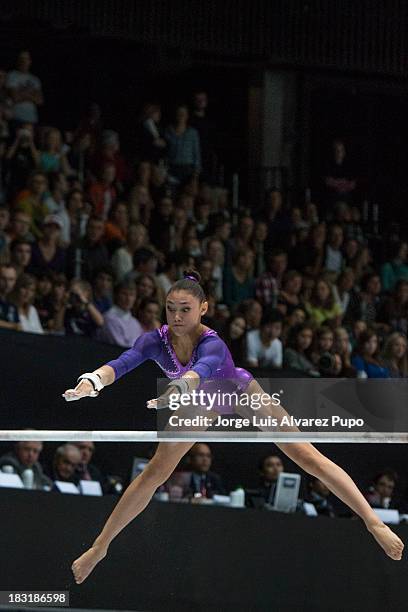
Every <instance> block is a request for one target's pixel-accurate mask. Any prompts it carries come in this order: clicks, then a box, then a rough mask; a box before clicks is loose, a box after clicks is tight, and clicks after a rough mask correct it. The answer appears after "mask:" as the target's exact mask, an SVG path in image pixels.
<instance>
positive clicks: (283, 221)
mask: <svg viewBox="0 0 408 612" xmlns="http://www.w3.org/2000/svg"><path fill="white" fill-rule="evenodd" d="M260 218H261V219H262V220H263V221H265V223H266V224H267V226H268V238H267V248H275V247H280V248H283V249H284V250H285V251H286V249H287V247H288V235H289V232H290V219H289V217H288V215H287V213H286V212H285V211H284V209H283V195H282V192H281V191H279V189H276V188H272V189H270V190H269V191H267V192H266V194H265V206H264V208H263V210H262V211H261V215H260Z"/></svg>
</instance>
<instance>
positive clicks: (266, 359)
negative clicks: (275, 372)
mask: <svg viewBox="0 0 408 612" xmlns="http://www.w3.org/2000/svg"><path fill="white" fill-rule="evenodd" d="M247 347H248V348H247V359H248V363H249V364H250V365H252V366H253V367H262V368H270V367H271V368H281V367H282V360H283V351H282V342H281V340H279V338H275V339H274V340H272V342H271V343H270V345H269V346H265V345H264V344H263V342H262V340H261V333H260V331H259V329H254V330H252V331H250V332H248V335H247Z"/></svg>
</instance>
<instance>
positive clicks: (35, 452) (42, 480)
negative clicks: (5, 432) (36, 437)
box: [0, 441, 52, 489]
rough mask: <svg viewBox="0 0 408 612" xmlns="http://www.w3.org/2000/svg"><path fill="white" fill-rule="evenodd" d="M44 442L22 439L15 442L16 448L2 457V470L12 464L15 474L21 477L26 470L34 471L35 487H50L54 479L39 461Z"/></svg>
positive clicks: (0, 463)
mask: <svg viewBox="0 0 408 612" xmlns="http://www.w3.org/2000/svg"><path fill="white" fill-rule="evenodd" d="M42 449H43V443H42V442H29V441H21V442H16V443H15V444H14V450H12V451H10V452H9V453H6V454H5V455H2V456H1V457H0V471H1V469H2V468H3V467H4V466H6V465H7V466H11V467H12V468H13V471H14V473H15V474H18V475H19V476H20V478H21V476H22V474H23V472H24V470H27V469H30V470H32V471H33V475H34V480H33V489H47V488H48V489H50V488H51V487H52V480H50V479H49V478H48V476H46V475H45V474H44V471H43V467H42V465H41V463H40V461H39V457H40V454H41V451H42Z"/></svg>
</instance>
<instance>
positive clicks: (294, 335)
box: [283, 323, 320, 376]
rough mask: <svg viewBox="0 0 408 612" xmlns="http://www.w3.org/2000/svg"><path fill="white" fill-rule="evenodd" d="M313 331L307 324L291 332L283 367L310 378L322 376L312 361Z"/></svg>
mask: <svg viewBox="0 0 408 612" xmlns="http://www.w3.org/2000/svg"><path fill="white" fill-rule="evenodd" d="M312 342H313V329H312V327H311V326H310V325H308V324H307V323H303V324H301V325H297V326H295V327H293V328H292V329H291V330H290V333H289V337H288V342H287V348H286V349H285V351H284V354H283V366H284V367H285V368H293V369H294V370H300V371H301V372H304V373H305V374H308V375H309V376H320V373H319V372H318V371H317V370H316V368H315V366H314V365H313V363H312V360H311V346H312Z"/></svg>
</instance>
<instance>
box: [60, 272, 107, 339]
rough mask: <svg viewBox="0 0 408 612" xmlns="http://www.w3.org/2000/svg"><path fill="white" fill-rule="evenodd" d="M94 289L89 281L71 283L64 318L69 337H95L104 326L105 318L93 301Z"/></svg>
mask: <svg viewBox="0 0 408 612" xmlns="http://www.w3.org/2000/svg"><path fill="white" fill-rule="evenodd" d="M92 299H93V296H92V287H91V285H90V283H88V282H87V281H83V280H79V279H74V280H73V281H71V285H70V293H69V298H68V302H67V305H66V310H65V316H64V327H65V333H66V334H67V335H76V336H89V337H91V336H94V335H95V333H96V331H97V329H98V328H101V327H102V326H103V324H104V317H103V315H102V314H101V313H100V312H99V310H98V309H97V308H96V306H95V304H94V303H93V301H92Z"/></svg>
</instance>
